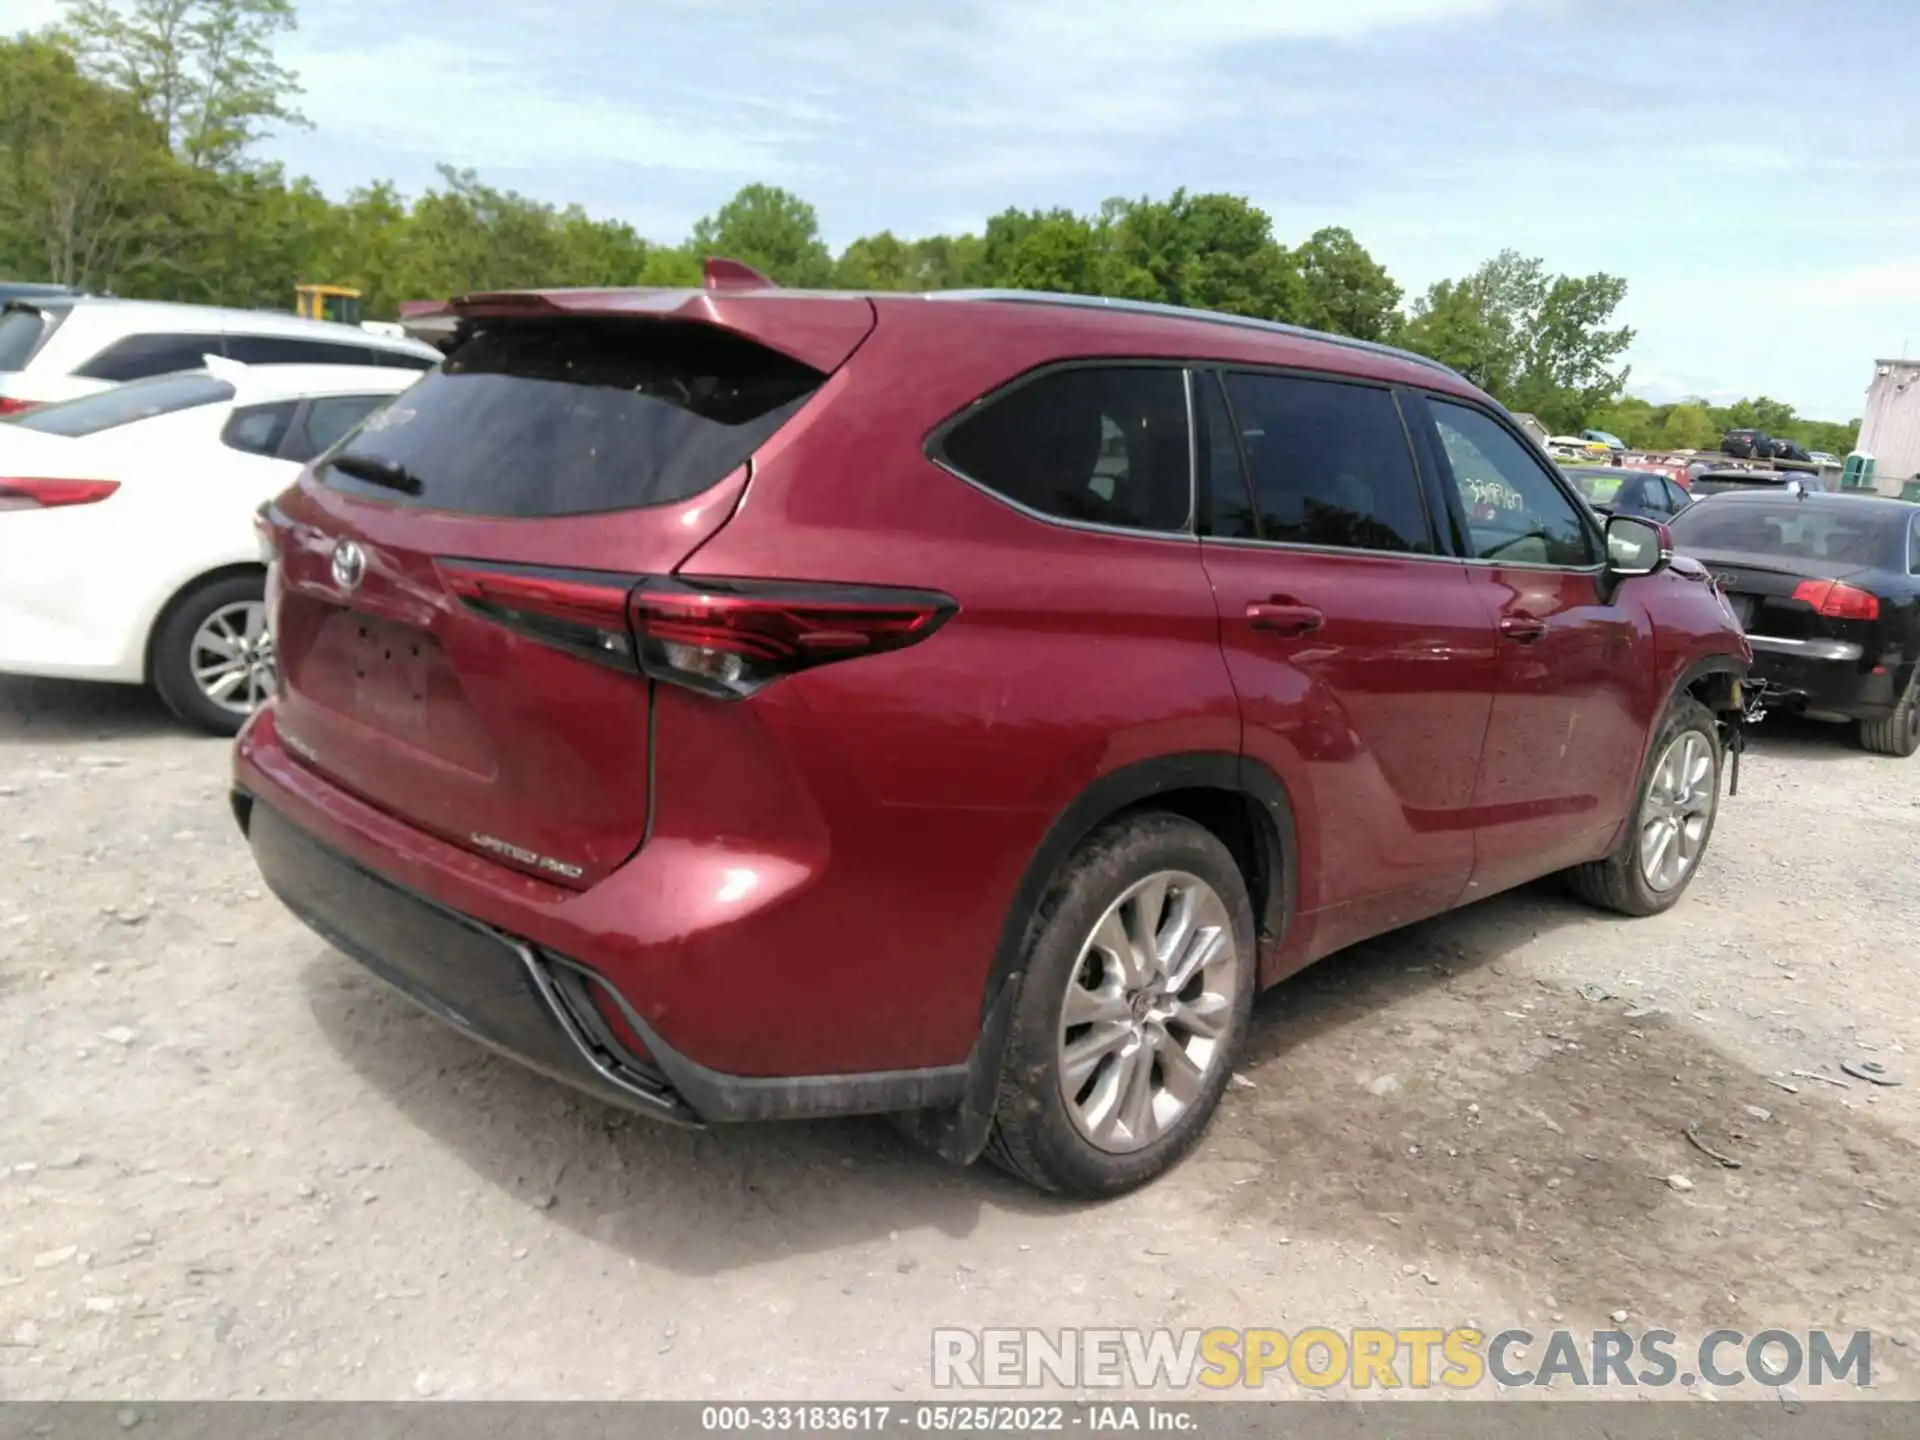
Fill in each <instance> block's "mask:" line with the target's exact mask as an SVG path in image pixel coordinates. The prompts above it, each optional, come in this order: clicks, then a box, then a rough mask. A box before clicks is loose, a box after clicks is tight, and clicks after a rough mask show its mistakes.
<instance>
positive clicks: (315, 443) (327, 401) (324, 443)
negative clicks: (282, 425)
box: [281, 395, 393, 465]
mask: <svg viewBox="0 0 1920 1440" xmlns="http://www.w3.org/2000/svg"><path fill="white" fill-rule="evenodd" d="M392 398H393V397H392V396H390V395H324V396H321V397H320V398H319V399H316V400H312V401H309V402H308V404H307V414H306V418H305V419H304V420H302V421H301V422H300V427H299V430H298V431H297V432H296V433H295V435H294V437H293V439H292V440H291V441H290V442H289V443H288V445H287V447H286V449H285V450H284V451H282V452H281V454H282V458H283V459H287V460H298V461H299V462H300V463H301V464H303V465H304V464H305V463H306V462H307V461H309V460H311V459H313V457H314V456H316V455H318V454H319V453H320V452H321V451H323V450H331V449H332V448H333V447H334V446H335V445H336V444H337V443H339V441H341V440H342V439H344V438H345V437H346V434H347V432H348V431H350V430H352V429H353V427H354V426H356V425H358V424H359V423H360V422H361V421H362V420H364V419H366V418H367V416H368V415H370V414H372V413H373V412H374V411H375V410H378V409H379V408H380V407H381V406H382V405H384V404H386V403H387V401H388V400H390V399H392Z"/></svg>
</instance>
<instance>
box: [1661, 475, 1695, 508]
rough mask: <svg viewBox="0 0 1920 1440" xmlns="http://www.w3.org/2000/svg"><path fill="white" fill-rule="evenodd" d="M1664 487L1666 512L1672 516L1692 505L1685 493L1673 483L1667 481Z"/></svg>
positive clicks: (1689, 497)
mask: <svg viewBox="0 0 1920 1440" xmlns="http://www.w3.org/2000/svg"><path fill="white" fill-rule="evenodd" d="M1666 487H1667V510H1668V511H1669V512H1670V513H1672V514H1674V515H1678V514H1679V513H1680V512H1681V511H1682V510H1684V509H1686V508H1687V506H1689V505H1691V504H1692V503H1693V499H1692V497H1691V496H1689V495H1688V494H1687V492H1686V491H1684V490H1682V489H1681V488H1680V486H1679V485H1678V484H1676V483H1675V482H1674V481H1672V480H1669V481H1667V482H1666Z"/></svg>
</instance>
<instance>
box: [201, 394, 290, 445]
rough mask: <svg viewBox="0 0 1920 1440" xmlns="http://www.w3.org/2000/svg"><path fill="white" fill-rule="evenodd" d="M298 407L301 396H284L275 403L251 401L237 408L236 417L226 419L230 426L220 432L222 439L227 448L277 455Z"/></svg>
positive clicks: (234, 415)
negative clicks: (293, 398)
mask: <svg viewBox="0 0 1920 1440" xmlns="http://www.w3.org/2000/svg"><path fill="white" fill-rule="evenodd" d="M299 408H300V402H299V401H298V400H281V401H278V402H276V403H275V404H272V405H248V406H246V407H245V408H243V409H239V410H235V411H234V412H233V418H232V419H230V420H228V421H227V428H226V429H225V430H223V431H221V432H220V439H221V441H222V443H224V444H225V445H226V446H227V448H228V449H230V450H239V451H242V452H244V453H245V454H248V455H266V456H269V457H272V456H275V455H278V454H279V453H280V442H281V441H283V440H285V439H286V438H287V427H288V426H289V425H291V424H292V423H293V415H294V412H295V411H296V410H298V409H299Z"/></svg>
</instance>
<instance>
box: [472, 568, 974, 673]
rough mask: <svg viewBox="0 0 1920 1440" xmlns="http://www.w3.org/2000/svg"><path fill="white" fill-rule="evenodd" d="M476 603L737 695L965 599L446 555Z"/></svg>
mask: <svg viewBox="0 0 1920 1440" xmlns="http://www.w3.org/2000/svg"><path fill="white" fill-rule="evenodd" d="M438 568H439V571H440V576H441V579H442V580H443V581H444V583H445V584H446V587H447V589H448V590H449V591H451V592H452V593H453V594H454V595H456V596H457V597H459V599H460V600H461V601H462V602H463V603H464V604H465V605H466V606H467V607H468V608H469V609H471V610H474V611H477V612H479V613H480V614H483V615H486V616H488V617H489V618H491V619H494V620H497V621H499V622H500V623H501V624H503V625H507V626H510V627H512V628H513V629H515V630H518V631H520V632H522V633H523V634H526V635H529V636H531V637H533V638H534V639H536V640H542V641H545V642H546V643H547V644H549V645H553V646H555V647H556V648H558V649H561V650H565V651H567V652H568V653H570V654H574V655H578V656H580V657H581V658H582V659H586V660H593V661H596V662H597V663H599V664H602V665H611V666H613V667H614V668H616V669H620V670H638V671H641V672H643V673H645V674H646V675H649V676H651V677H652V678H653V679H656V680H666V681H671V682H672V683H673V684H676V685H684V686H686V687H688V688H689V689H692V690H697V691H699V692H701V693H702V694H705V695H712V696H716V697H718V698H720V699H723V700H738V699H741V698H743V697H745V696H748V695H751V694H752V693H753V692H754V691H756V690H758V689H759V688H760V687H761V686H763V685H765V684H766V683H767V682H768V681H770V680H777V679H779V678H780V677H781V676H782V675H791V674H793V673H794V672H796V671H799V670H806V669H810V668H812V667H813V666H816V665H825V664H827V663H829V662H831V661H834V660H851V659H853V658H855V657H857V656H861V655H879V654H884V653H886V652H887V651H890V650H900V649H904V648H905V647H906V646H908V645H914V644H917V643H918V642H920V641H921V640H924V639H926V638H927V636H929V635H931V634H932V633H933V632H934V631H935V630H937V629H939V628H940V626H941V625H943V624H944V623H946V620H947V618H948V617H949V616H950V615H952V614H953V612H954V610H955V609H956V608H957V607H956V606H955V605H954V602H953V601H952V600H951V599H949V598H948V597H947V596H945V595H939V594H935V593H932V592H929V591H922V590H895V589H887V588H879V587H875V586H865V585H822V584H815V583H809V582H788V581H764V580H710V579H682V578H674V579H666V578H661V579H641V578H639V577H637V576H627V575H609V574H606V573H604V572H601V571H580V570H545V569H536V568H533V567H526V566H512V565H492V564H488V565H480V564H477V563H474V562H469V561H457V560H443V561H440V562H439V565H438Z"/></svg>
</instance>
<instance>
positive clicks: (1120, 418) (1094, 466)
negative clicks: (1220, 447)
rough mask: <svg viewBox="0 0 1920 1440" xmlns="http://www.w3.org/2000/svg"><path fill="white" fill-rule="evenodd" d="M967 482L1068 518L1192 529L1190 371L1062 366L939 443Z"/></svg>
mask: <svg viewBox="0 0 1920 1440" xmlns="http://www.w3.org/2000/svg"><path fill="white" fill-rule="evenodd" d="M940 453H941V454H942V455H943V457H944V458H945V460H946V462H947V463H948V464H949V465H951V466H952V467H953V468H954V469H955V470H958V471H959V472H960V473H961V474H962V475H965V476H966V477H967V478H968V479H970V480H973V481H976V482H977V483H979V484H981V485H984V486H986V488H987V489H989V490H992V491H994V492H995V493H997V494H1000V495H1004V496H1005V497H1006V498H1007V499H1009V500H1014V501H1017V502H1018V503H1020V504H1022V505H1025V506H1026V507H1027V508H1029V509H1031V510H1038V511H1039V512H1041V513H1042V514H1044V515H1052V516H1055V517H1057V518H1059V519H1062V520H1081V521H1087V522H1090V523H1093V524H1099V525H1114V526H1118V527H1120V528H1122V529H1127V530H1158V531H1171V530H1183V529H1185V528H1186V526H1187V521H1188V518H1189V517H1188V512H1189V510H1190V509H1191V507H1192V491H1193V480H1192V476H1193V456H1192V446H1191V441H1190V437H1189V434H1188V429H1187V387H1186V377H1185V374H1184V372H1182V371H1180V370H1178V369H1174V368H1171V367H1155V368H1148V367H1145V366H1118V365H1116V366H1098V367H1094V366H1089V367H1085V368H1076V369H1073V370H1055V371H1052V372H1050V373H1048V374H1044V375H1040V376H1037V377H1035V378H1034V379H1032V380H1029V381H1027V382H1026V383H1025V384H1023V385H1019V386H1017V387H1016V388H1014V389H1012V390H1009V391H1006V392H1005V393H1003V394H1001V395H998V396H996V397H995V398H993V399H991V400H988V401H987V402H986V403H984V404H983V405H980V406H979V407H977V408H976V409H975V410H974V411H973V412H972V413H971V414H969V415H968V416H967V417H966V418H965V419H963V420H961V421H960V422H959V423H958V424H957V425H955V426H954V427H953V428H952V429H951V430H950V431H948V432H947V435H946V437H945V439H944V440H943V441H942V442H941V444H940Z"/></svg>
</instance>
